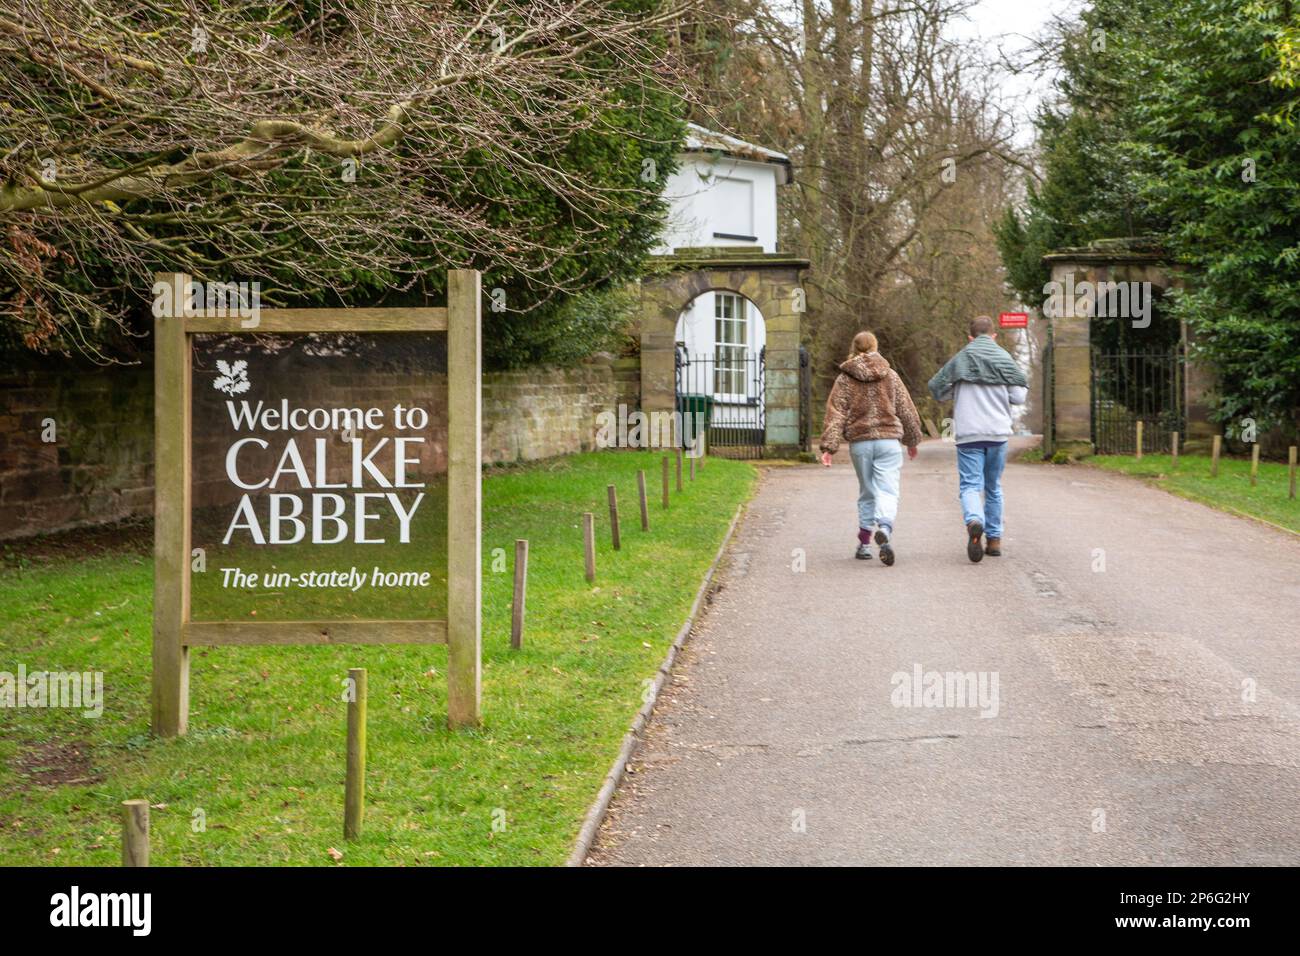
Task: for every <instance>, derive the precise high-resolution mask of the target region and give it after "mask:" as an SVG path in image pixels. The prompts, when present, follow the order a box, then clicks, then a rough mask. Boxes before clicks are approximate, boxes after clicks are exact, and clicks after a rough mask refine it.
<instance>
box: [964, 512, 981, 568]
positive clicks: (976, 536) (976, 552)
mask: <svg viewBox="0 0 1300 956" xmlns="http://www.w3.org/2000/svg"><path fill="white" fill-rule="evenodd" d="M983 534H984V524H983V522H981V521H980V520H979V519H978V518H977V519H976V520H974V521H972V522H971V523H970V524H968V525H967V526H966V557H968V558H970V559H971V560H972V561H974V562H977V563H978V562H979V560H980V559H981V558H982V557H984V546H983V545H982V544H980V536H981V535H983Z"/></svg>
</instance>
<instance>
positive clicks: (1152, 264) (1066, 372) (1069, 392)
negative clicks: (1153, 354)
mask: <svg viewBox="0 0 1300 956" xmlns="http://www.w3.org/2000/svg"><path fill="white" fill-rule="evenodd" d="M1043 262H1044V263H1046V264H1047V265H1048V266H1049V268H1050V269H1051V275H1052V282H1053V283H1055V284H1056V287H1057V288H1066V287H1067V285H1068V288H1071V289H1074V288H1078V287H1080V284H1081V283H1083V282H1088V283H1092V284H1093V285H1094V287H1095V286H1096V285H1097V284H1099V283H1131V282H1139V283H1150V284H1151V286H1152V287H1155V288H1160V289H1167V288H1170V287H1171V286H1172V287H1176V286H1178V285H1179V284H1180V280H1179V279H1178V278H1177V277H1176V276H1175V275H1173V274H1172V273H1171V271H1170V269H1169V262H1168V259H1167V258H1166V257H1165V256H1164V255H1163V254H1162V253H1161V252H1160V251H1159V250H1155V249H1151V248H1148V247H1147V246H1146V244H1144V243H1143V242H1141V241H1138V240H1104V241H1098V242H1095V243H1093V244H1092V245H1090V246H1086V247H1082V248H1075V249H1061V250H1058V251H1056V252H1052V253H1050V254H1048V255H1046V256H1044V257H1043ZM1047 291H1048V290H1046V289H1045V290H1044V294H1045V295H1046V294H1047ZM1048 311H1049V310H1046V309H1044V313H1045V314H1044V318H1046V319H1047V321H1048V322H1049V323H1050V329H1051V368H1050V369H1045V370H1044V371H1045V372H1046V373H1047V375H1048V376H1049V378H1048V381H1049V382H1050V386H1051V395H1050V396H1047V397H1048V399H1049V405H1050V409H1051V419H1050V423H1049V422H1048V421H1044V423H1043V432H1044V442H1045V448H1046V450H1047V451H1048V452H1052V451H1055V450H1058V449H1059V450H1063V451H1065V452H1067V453H1068V454H1070V455H1086V454H1091V453H1092V452H1093V450H1094V449H1093V444H1092V426H1093V421H1092V415H1093V408H1092V363H1091V358H1092V345H1093V343H1092V316H1091V315H1090V314H1088V312H1087V311H1086V310H1070V313H1069V314H1062V315H1054V314H1046V313H1047V312H1048ZM1193 338H1194V336H1193V333H1192V331H1191V330H1190V329H1188V328H1187V327H1186V325H1184V326H1183V327H1182V329H1181V334H1180V340H1181V341H1180V352H1181V354H1182V356H1183V361H1184V363H1185V366H1184V374H1183V379H1182V394H1183V407H1184V409H1185V411H1186V416H1187V434H1185V435H1183V436H1181V444H1182V445H1183V447H1184V448H1185V449H1186V450H1188V451H1200V450H1202V449H1203V448H1206V447H1208V445H1209V441H1210V438H1211V437H1212V436H1213V435H1214V434H1215V433H1216V429H1215V427H1214V425H1213V424H1212V423H1211V422H1210V419H1209V406H1208V397H1209V394H1210V392H1211V390H1212V389H1213V387H1214V375H1213V372H1212V371H1211V370H1210V369H1208V368H1206V367H1205V366H1203V365H1200V364H1197V363H1195V362H1191V361H1189V360H1188V359H1187V356H1188V355H1189V354H1190V347H1191V344H1192V341H1193ZM1049 425H1050V427H1049Z"/></svg>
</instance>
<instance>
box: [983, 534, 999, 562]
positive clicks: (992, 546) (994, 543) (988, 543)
mask: <svg viewBox="0 0 1300 956" xmlns="http://www.w3.org/2000/svg"><path fill="white" fill-rule="evenodd" d="M984 553H985V554H987V555H989V556H991V557H994V558H998V557H1001V556H1002V539H1001V538H985V539H984Z"/></svg>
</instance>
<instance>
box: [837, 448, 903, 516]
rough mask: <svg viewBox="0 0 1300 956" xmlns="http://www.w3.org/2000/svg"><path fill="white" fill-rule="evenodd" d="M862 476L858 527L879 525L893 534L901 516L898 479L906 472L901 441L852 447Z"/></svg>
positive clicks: (850, 449)
mask: <svg viewBox="0 0 1300 956" xmlns="http://www.w3.org/2000/svg"><path fill="white" fill-rule="evenodd" d="M849 457H850V458H852V459H853V470H854V471H856V472H857V473H858V527H859V528H861V529H863V530H867V529H869V528H872V527H874V526H877V525H878V526H879V527H881V528H883V529H884V530H885V531H887V532H890V533H892V532H893V530H894V518H895V516H897V514H898V480H899V477H900V476H901V475H902V472H903V446H902V443H901V442H899V440H898V439H897V438H874V439H872V440H871V441H855V442H853V443H852V444H851V445H849Z"/></svg>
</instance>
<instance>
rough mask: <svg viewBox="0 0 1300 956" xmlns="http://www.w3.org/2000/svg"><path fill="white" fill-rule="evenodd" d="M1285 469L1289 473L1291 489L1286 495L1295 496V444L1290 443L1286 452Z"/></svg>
mask: <svg viewBox="0 0 1300 956" xmlns="http://www.w3.org/2000/svg"><path fill="white" fill-rule="evenodd" d="M1286 470H1287V472H1288V473H1289V476H1290V479H1291V491H1290V493H1289V494H1288V495H1287V497H1288V498H1294V497H1295V445H1292V446H1291V448H1290V449H1289V450H1288V451H1287V453H1286Z"/></svg>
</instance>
